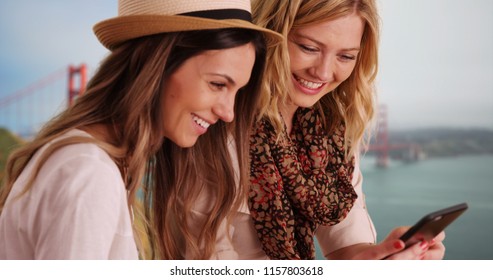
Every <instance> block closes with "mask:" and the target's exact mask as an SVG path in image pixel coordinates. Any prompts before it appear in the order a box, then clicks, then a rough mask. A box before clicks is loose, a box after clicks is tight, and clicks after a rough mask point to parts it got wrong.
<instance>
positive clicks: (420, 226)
mask: <svg viewBox="0 0 493 280" xmlns="http://www.w3.org/2000/svg"><path fill="white" fill-rule="evenodd" d="M467 208H468V205H467V203H461V204H457V205H454V206H451V207H447V208H444V209H441V210H438V211H435V212H432V213H429V214H428V215H426V216H424V217H423V218H422V219H421V220H419V221H418V222H417V223H416V224H415V225H414V226H412V227H411V228H410V229H409V230H407V231H406V232H405V233H404V234H403V235H402V236H401V237H400V239H401V240H402V241H404V242H405V243H406V247H409V246H411V245H413V244H415V243H417V242H419V241H423V240H425V241H428V242H430V241H431V240H432V239H433V238H434V237H435V236H437V235H438V234H439V233H440V232H442V231H443V230H444V229H445V228H446V227H447V226H448V225H449V224H451V223H452V222H453V221H454V220H455V219H457V218H458V217H459V216H460V215H461V214H462V213H464V211H466V210H467Z"/></svg>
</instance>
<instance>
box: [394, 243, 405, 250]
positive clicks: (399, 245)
mask: <svg viewBox="0 0 493 280" xmlns="http://www.w3.org/2000/svg"><path fill="white" fill-rule="evenodd" d="M394 248H396V249H402V248H404V245H403V244H402V242H401V241H396V242H394Z"/></svg>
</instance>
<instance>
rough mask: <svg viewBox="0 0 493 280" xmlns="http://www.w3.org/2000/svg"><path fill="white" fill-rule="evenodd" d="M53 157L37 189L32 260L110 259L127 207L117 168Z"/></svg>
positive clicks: (85, 159)
mask: <svg viewBox="0 0 493 280" xmlns="http://www.w3.org/2000/svg"><path fill="white" fill-rule="evenodd" d="M65 155H66V156H67V157H69V156H68V155H67V154H65ZM54 156H55V154H54V155H52V157H50V159H49V160H48V161H47V162H46V164H45V165H44V167H43V168H42V169H41V172H40V174H39V176H38V179H37V182H36V185H37V186H35V187H42V188H43V189H44V191H43V192H42V193H40V196H41V197H40V198H39V200H38V201H39V203H40V204H39V206H38V213H37V214H35V215H36V218H35V228H37V230H36V232H38V235H37V238H36V240H35V242H36V244H35V248H36V249H35V252H36V253H35V258H36V259H108V257H109V253H110V249H111V246H112V243H113V240H114V237H115V234H116V232H117V226H118V221H119V220H120V218H121V217H120V215H121V209H122V204H123V203H125V204H126V192H125V188H124V184H123V181H122V179H121V177H120V176H119V172H118V171H117V168H116V166H111V163H110V162H105V161H103V160H101V159H98V158H95V157H92V156H84V155H83V156H77V157H69V159H64V158H63V157H61V156H60V154H59V155H58V156H59V157H58V158H57V157H54ZM126 207H128V206H126Z"/></svg>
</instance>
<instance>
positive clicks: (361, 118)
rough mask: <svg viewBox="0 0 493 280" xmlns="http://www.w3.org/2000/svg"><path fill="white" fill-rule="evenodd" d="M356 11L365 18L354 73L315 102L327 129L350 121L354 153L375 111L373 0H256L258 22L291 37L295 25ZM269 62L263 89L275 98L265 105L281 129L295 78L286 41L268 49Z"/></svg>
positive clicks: (350, 147)
mask: <svg viewBox="0 0 493 280" xmlns="http://www.w3.org/2000/svg"><path fill="white" fill-rule="evenodd" d="M353 13H356V14H357V15H359V16H360V17H361V18H363V20H364V22H365V27H364V32H363V37H362V40H361V50H360V54H359V55H358V59H357V62H356V66H355V68H354V70H353V73H352V74H351V76H350V77H349V78H348V79H347V80H346V81H344V82H342V83H341V84H340V85H339V86H338V87H337V88H336V89H334V90H333V92H331V93H330V94H326V95H325V96H323V97H322V98H321V99H320V101H319V102H317V103H316V104H315V106H316V107H317V108H318V109H319V110H320V111H321V113H322V114H323V115H325V119H326V124H327V129H328V131H329V132H330V131H332V130H333V129H334V127H335V126H337V125H339V124H340V123H345V125H346V137H345V139H346V143H345V147H346V151H347V152H348V153H349V154H353V153H354V152H355V150H357V148H358V146H359V144H360V143H362V142H363V141H362V140H363V138H364V134H365V130H366V129H367V128H368V125H369V124H370V123H371V121H372V119H373V116H374V114H375V108H374V107H375V102H376V96H375V90H374V85H373V83H374V80H375V78H376V75H377V70H378V43H379V21H380V18H379V17H378V12H377V7H376V3H375V0H290V1H262V0H253V1H252V14H253V16H254V21H255V22H256V23H257V24H258V25H260V26H262V27H267V28H269V29H271V30H274V31H277V32H279V33H281V34H283V35H284V36H285V38H287V36H288V34H289V32H290V31H291V30H292V29H293V28H299V27H303V26H307V25H312V24H317V23H320V22H324V21H328V20H333V19H337V18H340V17H343V16H347V15H350V14H353ZM267 55H268V59H269V63H268V65H267V70H266V75H267V76H266V78H265V79H264V84H263V86H262V90H263V91H265V92H266V93H267V95H270V96H272V102H271V103H270V104H269V107H267V108H266V107H264V108H261V112H262V113H264V115H266V116H267V117H268V118H269V119H271V121H272V122H273V124H274V127H275V128H276V130H277V131H281V129H282V127H283V126H282V123H281V120H280V118H279V109H278V107H277V106H278V104H279V103H281V104H282V102H285V101H286V99H287V93H288V92H289V90H290V88H291V86H292V82H291V73H290V60H289V54H288V51H287V43H286V41H285V42H284V44H283V45H279V46H277V47H276V48H272V49H269V52H268V54H267Z"/></svg>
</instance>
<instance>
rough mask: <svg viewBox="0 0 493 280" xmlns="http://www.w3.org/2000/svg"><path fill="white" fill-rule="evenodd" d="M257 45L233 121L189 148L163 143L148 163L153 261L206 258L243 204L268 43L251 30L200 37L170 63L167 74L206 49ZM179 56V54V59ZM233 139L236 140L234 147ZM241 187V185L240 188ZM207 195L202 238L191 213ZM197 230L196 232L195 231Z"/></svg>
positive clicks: (187, 42) (147, 195)
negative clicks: (222, 227) (223, 227)
mask: <svg viewBox="0 0 493 280" xmlns="http://www.w3.org/2000/svg"><path fill="white" fill-rule="evenodd" d="M247 43H253V45H254V46H255V50H256V60H255V64H254V66H253V70H252V75H251V78H250V81H249V82H248V84H247V85H246V86H245V87H244V88H243V89H242V90H241V92H239V93H238V94H237V96H236V100H235V107H234V111H235V120H234V122H233V123H224V122H222V121H219V122H218V123H216V124H215V125H213V126H211V127H210V128H209V131H208V132H207V133H206V134H205V135H202V136H201V137H199V139H198V141H197V143H196V144H195V145H194V146H193V147H191V148H181V147H178V146H177V145H176V144H174V143H173V142H172V141H170V140H167V139H166V140H165V141H164V143H163V145H162V146H161V148H160V149H159V151H158V152H157V154H156V157H155V159H154V160H153V161H152V162H150V171H151V173H152V174H154V175H155V176H148V177H147V178H148V179H149V180H154V181H149V182H148V183H147V184H146V186H149V188H147V189H145V191H144V196H145V202H144V205H145V207H146V213H147V219H148V220H150V221H151V223H150V227H148V229H149V232H148V234H150V235H151V238H150V240H151V241H155V243H151V249H152V251H151V252H150V256H148V257H150V258H163V259H183V258H184V257H185V252H186V251H188V252H189V255H188V257H190V258H195V259H207V258H209V257H210V256H211V254H212V252H213V250H214V244H215V240H216V235H217V231H218V228H219V225H220V224H221V223H222V222H224V221H227V220H229V218H230V216H231V215H232V214H233V213H234V212H235V211H234V209H236V208H237V207H239V204H240V203H241V202H242V201H244V200H245V193H246V186H247V184H246V182H247V180H248V173H247V172H248V166H249V165H248V139H249V138H248V137H249V132H250V128H251V126H252V125H253V116H254V115H255V112H256V108H257V107H258V102H259V96H260V94H261V93H260V90H259V85H260V78H261V77H262V72H263V68H264V63H265V52H266V50H265V43H264V40H263V38H262V37H261V35H260V34H259V33H257V32H254V31H249V30H230V32H229V33H211V34H201V36H195V37H188V38H187V40H183V41H182V42H181V45H183V46H186V47H177V48H176V49H175V50H174V52H176V53H177V56H173V58H171V57H170V59H169V60H168V66H167V71H168V72H171V71H173V69H176V68H178V67H179V66H180V65H181V64H182V63H183V62H184V61H185V60H186V59H188V58H190V57H191V56H193V55H195V54H197V53H199V52H201V51H204V50H207V49H224V48H231V47H236V46H240V45H244V44H247ZM178 53H179V55H178ZM230 141H234V144H233V143H230ZM229 147H236V151H235V153H237V155H238V161H239V162H238V164H239V169H238V170H239V172H240V173H239V174H236V173H235V168H234V164H235V163H234V162H233V161H232V158H231V154H230V150H229ZM238 185H239V186H240V187H237V186H238ZM204 194H207V195H208V196H209V197H210V198H211V200H210V211H209V213H208V217H207V220H206V221H205V222H204V224H200V225H194V226H196V227H199V232H200V233H199V236H194V234H192V231H191V230H190V228H189V226H190V224H189V221H190V219H191V211H192V209H193V206H194V205H195V204H196V202H197V199H198V197H199V195H204ZM193 231H195V230H193Z"/></svg>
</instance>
